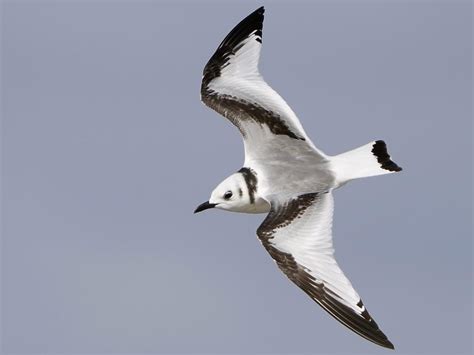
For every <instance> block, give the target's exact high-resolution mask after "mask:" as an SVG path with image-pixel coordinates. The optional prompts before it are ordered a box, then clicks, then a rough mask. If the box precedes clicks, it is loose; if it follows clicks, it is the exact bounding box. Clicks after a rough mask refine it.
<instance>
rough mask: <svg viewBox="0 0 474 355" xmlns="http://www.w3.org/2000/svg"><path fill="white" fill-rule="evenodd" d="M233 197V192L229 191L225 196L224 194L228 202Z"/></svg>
mask: <svg viewBox="0 0 474 355" xmlns="http://www.w3.org/2000/svg"><path fill="white" fill-rule="evenodd" d="M231 197H232V191H227V192H226V193H225V194H224V198H225V199H226V200H228V199H230V198H231Z"/></svg>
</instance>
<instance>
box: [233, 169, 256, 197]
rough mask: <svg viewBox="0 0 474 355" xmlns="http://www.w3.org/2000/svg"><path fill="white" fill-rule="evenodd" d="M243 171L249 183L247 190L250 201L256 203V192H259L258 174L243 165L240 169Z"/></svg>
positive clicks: (240, 171) (246, 181)
mask: <svg viewBox="0 0 474 355" xmlns="http://www.w3.org/2000/svg"><path fill="white" fill-rule="evenodd" d="M238 172H239V173H241V174H242V175H243V177H244V179H245V183H246V184H247V190H248V192H249V198H250V203H255V192H257V181H258V180H257V174H256V173H255V171H253V170H252V169H250V168H245V167H243V168H242V169H240V170H239V171H238Z"/></svg>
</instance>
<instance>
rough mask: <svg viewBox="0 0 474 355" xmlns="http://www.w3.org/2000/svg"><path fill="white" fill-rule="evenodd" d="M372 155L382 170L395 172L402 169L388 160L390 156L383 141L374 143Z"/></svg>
mask: <svg viewBox="0 0 474 355" xmlns="http://www.w3.org/2000/svg"><path fill="white" fill-rule="evenodd" d="M372 153H373V154H374V155H375V156H376V157H377V161H378V162H379V164H380V166H381V167H382V169H385V170H388V171H395V172H399V171H402V168H401V167H400V166H398V165H397V164H396V163H395V162H394V161H392V160H391V159H390V155H389V154H388V151H387V145H386V144H385V142H384V141H382V140H378V141H375V143H374V145H373V146H372Z"/></svg>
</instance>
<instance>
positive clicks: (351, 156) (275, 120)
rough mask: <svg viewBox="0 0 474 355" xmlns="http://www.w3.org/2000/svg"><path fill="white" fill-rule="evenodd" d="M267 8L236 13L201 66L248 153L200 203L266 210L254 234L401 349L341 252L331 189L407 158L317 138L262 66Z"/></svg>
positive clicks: (385, 343)
mask: <svg viewBox="0 0 474 355" xmlns="http://www.w3.org/2000/svg"><path fill="white" fill-rule="evenodd" d="M264 12H265V9H264V7H263V6H262V7H260V8H258V9H257V10H255V11H254V12H252V13H251V14H250V15H248V16H247V17H245V18H244V19H243V20H242V21H241V22H240V23H238V24H237V25H236V26H235V27H234V28H233V29H232V30H231V31H230V32H229V34H228V35H227V36H226V37H225V38H224V40H223V41H222V42H221V44H220V45H219V47H218V48H217V50H216V51H215V53H214V54H213V55H212V57H211V58H210V59H209V61H208V62H207V64H206V66H205V67H204V71H203V77H202V83H201V101H202V102H203V103H204V104H205V105H207V106H208V107H210V108H211V109H213V110H215V111H216V112H218V113H219V114H220V115H222V116H224V117H225V118H227V119H228V120H229V121H230V122H231V123H232V124H233V125H234V126H236V127H237V129H238V130H239V131H240V133H241V135H242V137H243V143H244V150H245V160H244V164H243V167H242V168H241V169H240V170H238V171H237V172H236V173H233V174H232V175H230V176H229V177H228V178H226V179H225V180H224V181H222V182H221V183H220V184H219V185H218V186H217V187H216V188H215V189H214V190H213V191H212V193H211V196H210V198H209V200H208V201H206V202H204V203H202V204H200V205H199V206H198V207H197V208H196V209H195V211H194V213H197V212H201V211H204V210H207V209H211V208H218V209H222V210H226V211H231V212H241V213H267V216H266V218H265V219H264V220H263V222H262V224H261V225H260V226H259V227H258V229H257V236H258V239H259V240H260V242H261V244H262V245H263V247H264V248H265V249H266V250H267V252H268V253H269V254H270V256H271V257H272V258H273V260H274V261H275V263H276V265H277V266H278V267H279V269H280V270H281V271H282V272H283V273H284V274H285V275H286V276H287V277H288V279H290V280H291V281H292V282H293V283H295V284H296V285H297V286H298V287H300V288H301V289H302V290H303V291H304V292H305V293H306V294H307V295H308V296H309V297H310V298H311V299H313V300H314V301H315V302H316V303H318V304H319V305H320V306H321V307H322V308H323V309H324V310H325V311H327V312H328V313H329V314H330V315H331V316H333V317H334V318H335V319H336V320H338V321H339V322H340V323H342V324H343V325H344V326H346V327H347V328H349V329H350V330H352V331H353V332H355V333H356V334H358V335H360V336H362V337H363V338H365V339H367V340H369V341H371V342H373V343H375V344H378V345H380V346H382V347H385V348H389V349H394V346H393V344H392V343H391V342H390V340H389V339H388V338H387V336H386V335H385V334H384V333H383V332H382V330H381V329H380V328H379V326H378V325H377V323H376V322H375V320H374V319H373V318H372V316H371V315H370V314H369V312H368V311H367V309H366V307H365V305H364V303H363V302H362V300H361V298H360V296H359V294H358V293H357V291H356V290H355V289H354V287H353V286H352V284H351V282H350V281H349V280H348V278H347V277H346V276H345V275H344V273H343V272H342V270H341V269H340V267H339V265H338V264H337V262H336V259H335V257H334V247H333V242H332V219H333V210H334V201H333V196H332V191H333V190H334V189H337V188H339V187H341V186H343V185H345V184H346V183H348V182H349V181H351V180H354V179H359V178H364V177H369V176H376V175H385V174H393V173H396V172H400V171H401V170H402V168H401V167H400V166H398V165H397V164H396V163H395V162H394V161H393V160H392V158H391V157H390V155H389V153H388V151H387V145H386V144H385V142H384V141H383V140H376V141H372V142H370V143H368V144H365V145H363V146H361V147H359V148H356V149H353V150H350V151H348V152H345V153H342V154H339V155H334V156H330V155H327V154H325V153H324V152H323V151H321V150H320V149H318V148H317V147H316V146H315V145H314V144H313V142H312V141H311V139H310V138H309V137H308V135H307V134H306V132H305V131H304V129H303V127H302V125H301V123H300V121H299V120H298V118H297V116H296V114H295V113H294V112H293V110H292V109H291V108H290V107H289V106H288V104H287V103H286V102H285V100H284V99H283V98H282V97H281V96H280V95H279V94H278V93H277V92H276V91H274V90H273V89H272V88H271V87H270V86H269V85H268V84H267V83H266V82H265V81H264V79H263V77H262V75H261V74H260V72H259V69H258V64H259V58H260V51H261V47H262V29H263V20H264Z"/></svg>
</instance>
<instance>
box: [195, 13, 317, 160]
mask: <svg viewBox="0 0 474 355" xmlns="http://www.w3.org/2000/svg"><path fill="white" fill-rule="evenodd" d="M263 13H264V8H263V7H260V8H259V9H257V10H256V11H254V12H253V13H251V14H250V15H249V16H247V17H246V18H245V19H244V20H242V21H241V22H240V23H239V24H238V25H237V26H236V27H235V28H234V29H233V30H232V31H231V32H230V33H229V34H228V35H227V37H226V38H225V39H224V40H223V41H222V43H221V44H220V45H219V47H218V48H217V50H216V52H215V53H214V55H213V56H212V57H211V59H210V60H209V62H208V63H207V65H206V67H205V68H204V73H203V79H202V85H201V99H202V101H203V102H204V103H205V104H206V105H207V106H209V107H210V108H212V109H213V110H215V111H217V112H218V113H220V114H221V115H223V116H224V117H226V118H228V119H229V120H230V121H231V122H232V123H233V124H234V125H235V126H237V128H238V129H239V130H240V132H241V133H242V135H243V137H244V145H245V153H246V160H248V159H250V160H259V159H268V157H269V156H271V157H272V159H278V156H279V155H278V151H282V152H284V151H285V150H287V148H288V149H291V150H292V152H293V153H296V154H298V155H300V156H304V155H311V157H312V158H313V159H315V157H316V159H320V160H324V159H325V158H326V156H325V155H324V153H322V152H321V151H319V150H318V149H317V148H316V147H315V146H314V144H313V143H312V142H311V140H310V139H309V138H308V136H307V135H306V133H305V132H304V130H303V127H302V126H301V124H300V122H299V120H298V118H297V117H296V115H295V113H294V112H293V111H292V110H291V108H290V107H289V106H288V105H287V103H286V102H285V101H284V100H283V99H282V98H281V96H280V95H278V93H277V92H275V91H274V90H273V89H272V88H271V87H270V86H269V85H268V84H267V83H266V82H265V81H264V80H263V78H262V76H261V75H260V73H259V71H258V61H259V57H260V49H261V47H262V27H263ZM282 159H283V158H282ZM313 161H314V160H313Z"/></svg>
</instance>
